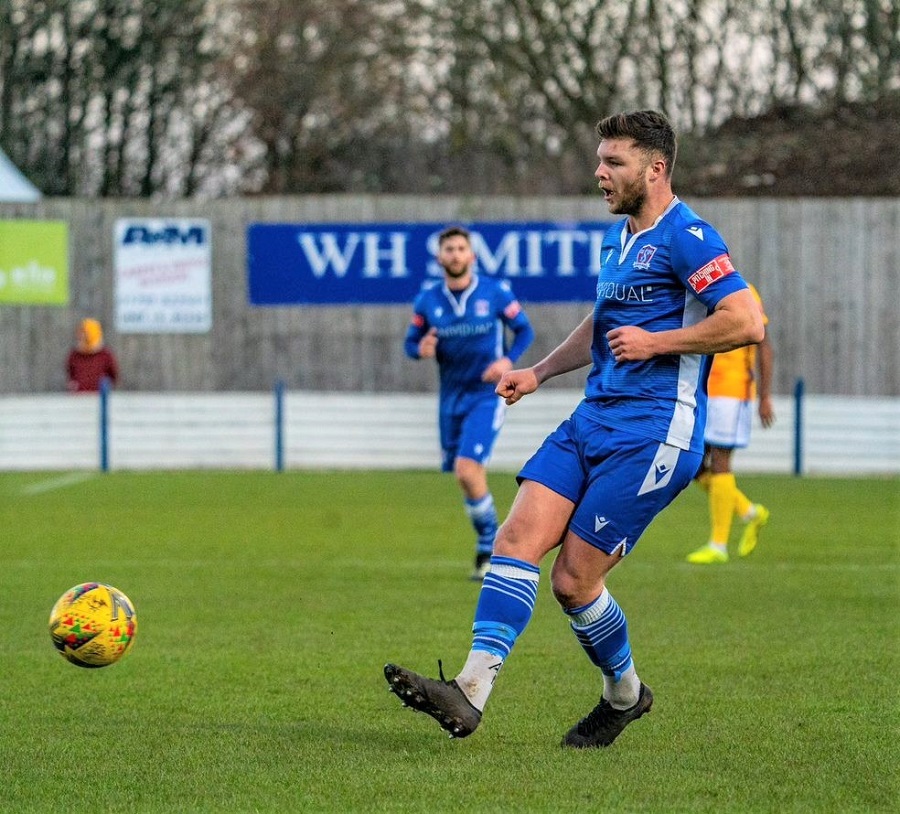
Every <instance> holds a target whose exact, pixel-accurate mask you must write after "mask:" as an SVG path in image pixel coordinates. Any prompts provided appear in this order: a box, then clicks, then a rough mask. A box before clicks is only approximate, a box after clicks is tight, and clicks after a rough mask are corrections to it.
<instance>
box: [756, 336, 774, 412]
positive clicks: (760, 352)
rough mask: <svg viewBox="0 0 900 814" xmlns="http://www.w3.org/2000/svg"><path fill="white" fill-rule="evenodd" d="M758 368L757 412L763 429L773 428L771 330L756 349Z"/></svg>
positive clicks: (772, 351)
mask: <svg viewBox="0 0 900 814" xmlns="http://www.w3.org/2000/svg"><path fill="white" fill-rule="evenodd" d="M756 367H757V372H758V374H759V380H758V381H757V382H756V395H757V401H758V405H757V411H758V413H759V420H760V423H761V424H762V425H763V427H771V426H772V424H773V423H774V422H775V407H774V406H773V404H772V375H773V371H774V368H775V351H774V350H773V349H772V342H771V341H770V340H769V330H768V328H766V329H765V336H763V339H762V342H760V343H759V346H758V347H757V349H756Z"/></svg>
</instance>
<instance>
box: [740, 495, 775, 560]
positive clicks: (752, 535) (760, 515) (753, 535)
mask: <svg viewBox="0 0 900 814" xmlns="http://www.w3.org/2000/svg"><path fill="white" fill-rule="evenodd" d="M768 522H769V510H768V509H767V508H766V507H765V506H763V505H762V504H761V503H757V504H756V517H754V518H753V519H752V520H751V521H750V522H749V523H747V526H746V528H745V529H744V533H743V534H742V535H741V542H740V544H739V545H738V554H739V555H740V556H741V557H746V556H747V555H748V554H751V553H752V552H753V549H754V548H756V544H757V543H758V542H759V530H760V529H761V528H762V527H763V526H764V525H766V523H768Z"/></svg>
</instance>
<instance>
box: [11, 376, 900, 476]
mask: <svg viewBox="0 0 900 814" xmlns="http://www.w3.org/2000/svg"><path fill="white" fill-rule="evenodd" d="M580 397H581V393H580V391H575V390H556V389H547V390H544V391H541V392H540V393H537V394H535V395H534V396H531V397H528V398H526V399H524V400H523V401H521V402H520V403H519V404H517V405H515V406H514V407H511V408H510V409H509V410H508V411H507V415H506V425H505V426H504V428H503V431H502V432H501V434H500V438H499V440H498V442H497V447H496V449H495V450H494V456H493V460H492V462H491V468H492V469H494V470H497V471H515V470H516V469H517V468H518V467H519V466H520V465H521V464H522V463H523V462H524V461H525V459H526V458H527V457H528V456H529V455H530V454H531V453H532V452H533V451H534V450H535V449H536V448H537V446H538V445H539V444H540V443H541V441H543V439H544V437H545V436H546V435H547V433H548V432H549V431H550V430H551V429H553V428H554V427H555V426H556V425H557V424H558V423H559V422H560V421H561V420H563V419H564V418H565V417H566V416H567V415H568V414H569V413H570V412H571V410H572V409H573V408H574V406H575V405H576V404H577V403H578V400H579V399H580ZM803 403H804V409H803V427H804V432H803V446H802V452H803V469H802V471H803V472H804V473H806V474H820V473H821V474H900V399H884V398H882V399H865V398H858V397H841V396H817V395H811V396H806V397H805V399H804V402H803ZM794 405H795V402H794V399H793V398H790V397H787V396H784V397H778V398H776V399H775V409H776V414H777V416H778V419H777V421H776V423H775V426H774V427H772V428H770V429H768V430H763V429H762V428H761V427H759V426H756V427H754V431H753V438H752V441H751V444H750V447H749V448H748V449H746V450H740V451H738V452H737V453H736V455H735V469H736V470H737V471H738V472H768V473H784V474H790V473H792V472H793V471H794V461H795V445H794V429H795V422H794ZM107 418H108V425H107V426H108V434H107V437H106V446H105V456H104V446H103V435H102V432H101V420H100V419H101V409H100V399H99V398H98V397H97V396H93V395H82V396H69V395H38V396H10V397H4V398H0V470H73V469H98V468H103V463H104V461H105V463H106V465H107V467H108V468H109V469H204V468H214V469H273V468H276V466H277V464H278V463H280V464H281V465H282V466H283V467H284V468H287V469H434V468H436V467H437V466H438V465H439V460H440V456H439V450H438V440H437V401H436V397H435V396H434V395H431V394H345V393H307V392H288V393H286V394H285V396H284V402H283V423H282V433H281V436H280V440H281V448H280V450H281V451H280V455H279V453H278V446H277V445H278V443H279V434H278V433H277V431H276V395H275V394H274V393H204V394H183V393H132V392H124V393H112V394H111V395H110V397H109V402H108V415H107Z"/></svg>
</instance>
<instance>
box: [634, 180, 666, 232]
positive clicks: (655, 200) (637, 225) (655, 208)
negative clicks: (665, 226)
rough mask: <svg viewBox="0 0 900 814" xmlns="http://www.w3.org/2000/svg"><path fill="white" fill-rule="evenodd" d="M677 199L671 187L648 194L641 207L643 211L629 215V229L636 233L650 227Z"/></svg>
mask: <svg viewBox="0 0 900 814" xmlns="http://www.w3.org/2000/svg"><path fill="white" fill-rule="evenodd" d="M674 200H675V194H674V193H673V192H672V188H671V187H666V188H665V189H660V190H659V192H657V193H654V194H652V195H648V196H647V199H646V200H645V201H644V205H643V206H642V207H641V211H640V212H638V213H637V214H636V215H630V216H629V217H628V231H629V232H631V234H633V235H636V234H637V233H638V232H643V231H644V230H645V229H650V228H652V227H653V225H654V224H655V223H656V221H658V220H659V218H660V215H662V214H663V212H665V211H666V210H667V209H668V208H669V207H670V206H671V205H672V201H674Z"/></svg>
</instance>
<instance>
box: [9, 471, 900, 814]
mask: <svg viewBox="0 0 900 814" xmlns="http://www.w3.org/2000/svg"><path fill="white" fill-rule="evenodd" d="M739 484H740V485H741V486H742V487H743V488H744V489H745V491H746V492H747V493H748V494H749V495H750V496H751V497H752V499H754V500H757V501H760V502H763V503H765V504H766V505H767V506H768V507H769V508H770V509H771V510H772V519H771V521H770V523H769V525H768V527H767V528H766V529H765V530H764V531H763V535H762V538H761V542H760V545H759V548H758V549H757V551H756V552H755V553H754V554H753V555H752V556H751V557H749V558H747V559H746V560H740V559H738V558H736V557H733V558H732V561H731V562H730V563H728V564H727V565H724V566H709V567H698V566H689V565H688V564H687V563H685V562H684V556H685V555H686V554H687V553H688V552H689V551H691V550H692V549H693V548H695V547H697V546H698V545H700V544H702V543H703V542H705V538H706V533H707V517H706V504H705V497H704V495H703V494H702V493H701V492H700V491H699V490H698V489H696V488H695V487H691V488H690V489H688V490H687V491H686V492H685V493H684V494H683V495H681V496H680V497H679V498H678V500H677V501H676V502H675V504H673V505H672V506H671V507H670V508H669V509H668V510H667V511H666V512H665V513H664V514H663V515H662V516H661V517H660V518H658V519H657V521H656V522H655V523H654V524H653V526H652V527H651V528H650V529H649V530H648V532H647V533H646V534H645V536H644V537H643V539H642V540H641V542H640V544H639V545H638V546H637V548H636V549H635V551H634V552H633V553H632V554H631V555H629V557H628V559H627V560H626V562H625V563H623V564H622V565H621V566H619V567H618V568H617V569H616V570H615V571H614V572H613V573H612V575H611V578H610V588H611V591H612V593H613V594H614V595H615V597H616V599H617V600H618V602H619V604H620V605H621V606H622V607H623V609H624V610H625V612H626V613H627V615H628V619H629V630H630V633H631V638H632V645H633V648H634V653H635V658H636V663H637V667H638V670H639V672H640V674H641V676H642V678H643V679H644V680H645V681H646V682H647V683H648V684H649V685H650V686H651V687H652V688H653V691H654V693H655V695H656V702H655V704H654V707H653V711H652V713H651V714H650V715H648V716H646V717H644V718H642V719H641V720H640V721H638V722H636V723H634V724H633V725H632V726H630V727H629V728H628V729H627V730H626V731H625V732H624V733H623V735H622V736H621V737H620V739H619V740H618V741H617V742H616V743H615V745H614V746H612V747H611V748H609V749H605V750H594V751H588V752H571V751H565V750H562V749H561V748H560V747H559V746H558V743H559V740H560V738H561V736H562V734H563V733H564V732H565V731H566V729H567V728H568V727H569V726H570V725H571V724H572V723H573V722H574V721H575V720H577V719H578V718H580V717H581V716H582V715H584V714H585V713H586V712H587V711H588V710H589V709H590V708H591V707H592V706H593V705H594V703H596V700H597V698H598V696H599V689H600V686H601V685H600V681H599V676H598V675H597V673H596V671H595V670H594V669H593V668H592V667H591V666H590V664H589V662H588V660H587V659H586V658H585V656H584V654H583V653H582V652H581V650H580V648H579V647H578V646H577V644H576V642H575V639H574V637H573V636H572V634H571V632H570V631H569V629H568V626H567V623H566V621H565V619H564V617H563V615H562V613H561V612H560V611H559V610H558V609H557V607H556V605H555V602H554V601H553V599H552V597H551V595H550V591H549V586H548V584H547V579H546V573H547V568H546V567H545V568H544V574H545V576H544V579H543V581H542V584H541V587H540V593H539V598H538V606H537V608H536V612H535V616H534V619H533V620H532V623H531V625H530V626H529V628H528V630H527V631H526V632H525V634H524V635H523V636H522V638H521V639H520V641H519V643H518V645H517V647H516V650H515V652H514V653H513V656H512V658H511V659H510V660H509V662H508V664H507V665H506V666H505V667H504V670H503V672H502V674H501V676H500V678H499V680H498V686H497V689H496V691H495V693H494V695H493V697H492V698H491V702H490V704H489V706H488V709H487V713H486V715H485V720H484V722H483V723H482V726H481V728H480V729H479V730H478V732H476V733H475V734H474V735H473V736H471V737H470V738H468V739H466V740H463V741H451V740H449V739H448V738H447V737H446V735H445V734H444V733H443V732H442V731H441V730H440V729H439V728H438V726H437V724H436V723H435V722H434V721H432V720H431V719H430V718H428V717H426V716H423V715H415V714H413V713H411V712H410V711H408V710H403V709H401V707H400V704H399V702H398V700H397V699H396V698H395V697H393V696H391V695H389V693H388V692H387V685H386V684H385V682H384V679H383V677H382V675H381V669H382V666H383V664H384V662H385V661H397V662H399V663H401V664H403V665H405V666H408V667H411V668H413V669H417V670H420V671H422V672H428V673H435V672H436V670H437V659H438V658H442V659H443V661H444V666H445V671H446V672H447V674H448V675H454V674H455V672H456V671H457V670H458V669H459V667H460V666H461V664H462V661H463V659H464V658H465V655H466V653H467V651H468V646H469V640H470V626H471V621H472V614H473V611H474V606H475V601H476V598H477V594H478V586H477V585H475V584H473V583H471V582H469V581H468V580H467V577H468V572H469V569H470V567H471V557H472V548H473V544H472V533H471V530H470V529H469V528H468V527H467V521H466V520H465V518H464V515H463V510H462V505H461V500H460V497H459V495H458V491H457V488H456V486H455V483H454V482H453V481H452V479H451V478H450V477H449V476H442V475H440V474H437V473H421V472H404V473H383V472H378V473H371V472H364V473H301V472H287V473H280V474H276V473H259V472H253V473H244V472H224V473H223V472H203V473H113V474H106V475H100V474H95V475H89V474H85V475H84V476H79V475H75V476H68V477H67V476H61V475H59V474H53V473H50V474H48V473H27V474H25V473H16V474H2V475H0V528H2V529H3V544H2V546H0V589H2V597H3V599H2V602H0V630H2V636H0V664H2V672H3V681H2V686H3V689H4V697H3V701H2V703H0V773H2V777H3V781H2V784H0V811H3V812H17V814H23V813H24V812H70V811H80V810H85V811H92V812H166V813H167V814H171V813H172V812H278V813H279V814H284V813H285V812H306V811H322V812H327V811H340V812H356V811H360V812H365V811H373V812H374V811H395V812H405V811H409V812H481V811H491V812H494V811H496V812H501V811H503V812H506V811H535V812H578V811H587V810H591V811H607V812H638V811H640V812H660V813H661V814H662V813H663V812H716V813H717V814H718V813H719V812H779V813H781V812H842V814H843V813H845V812H877V811H894V810H897V808H896V807H897V806H898V801H900V784H898V779H897V778H898V773H897V766H898V765H900V749H898V735H900V726H898V724H900V710H898V693H897V687H896V676H897V674H898V668H900V647H898V644H900V635H898V634H900V614H898V611H900V590H898V589H900V582H898V562H900V556H898V554H900V479H897V478H886V479H815V478H804V479H796V478H789V477H760V476H753V477H751V476H743V477H739ZM492 487H493V490H494V493H495V497H496V499H497V502H498V505H499V506H500V507H501V509H502V511H505V509H506V507H508V506H509V504H510V502H511V500H512V498H513V495H514V489H515V484H514V480H513V478H512V477H511V476H510V475H501V474H494V475H492ZM738 533H739V530H738V529H737V528H736V529H735V537H736V536H737V534H738ZM547 564H549V563H547ZM89 580H97V581H103V582H109V583H111V584H113V585H115V586H117V587H119V588H121V589H122V590H123V591H125V592H126V593H127V594H128V595H129V596H130V598H131V599H132V600H133V601H134V603H135V606H136V608H137V613H138V625H139V627H138V633H137V637H136V640H135V645H134V648H133V649H132V651H131V652H130V653H129V654H128V655H127V656H126V657H125V658H124V659H123V660H122V661H121V662H120V663H118V664H115V665H113V666H111V667H108V668H105V669H102V670H83V669H79V668H78V667H75V666H73V665H70V664H68V663H66V662H65V661H64V660H63V659H62V658H60V656H59V655H57V654H56V652H55V651H54V649H53V647H52V644H51V642H50V637H49V635H48V631H47V618H48V615H49V612H50V608H51V606H52V604H53V602H54V601H55V600H56V598H57V597H58V596H59V595H60V594H61V593H63V591H64V590H66V589H67V588H69V587H71V586H72V585H74V584H76V583H79V582H84V581H89Z"/></svg>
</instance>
